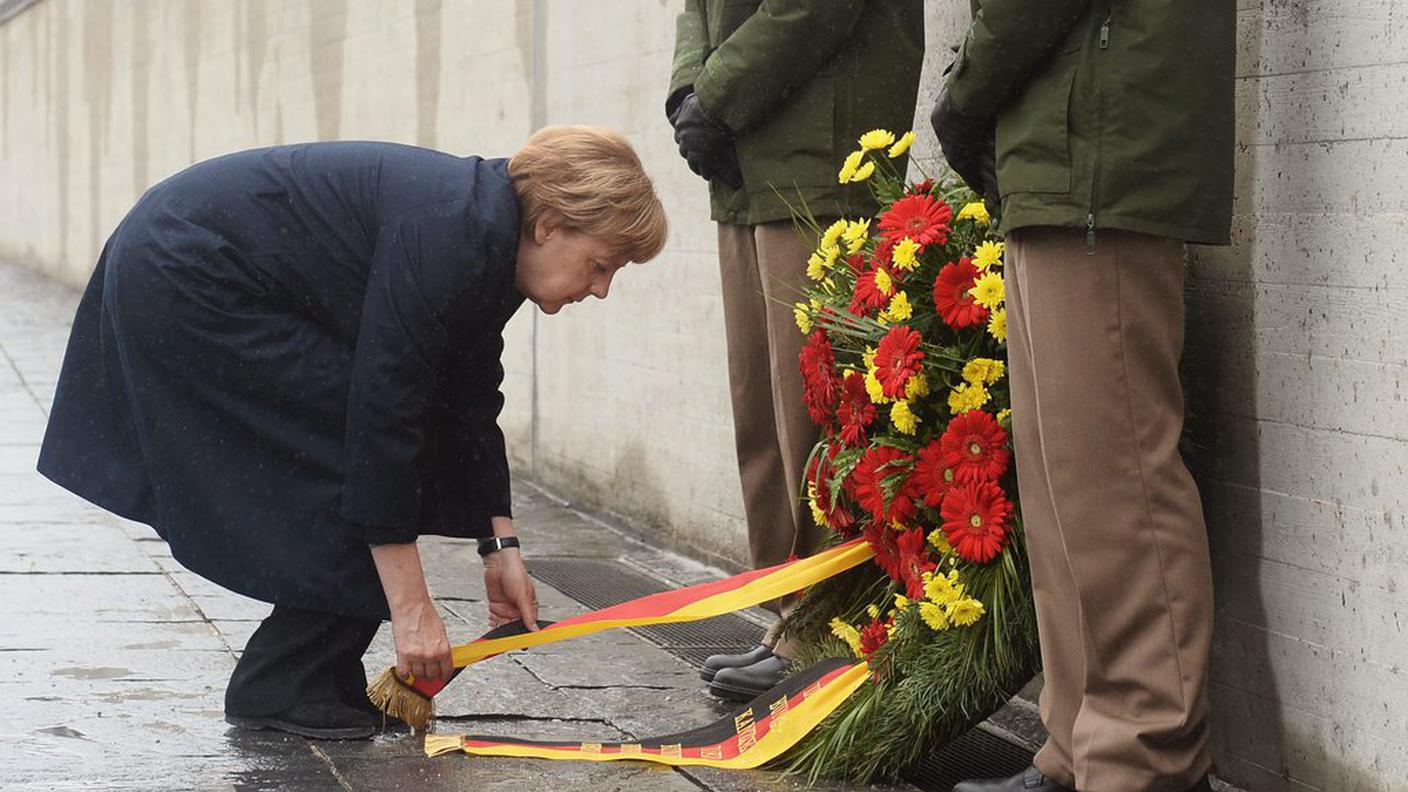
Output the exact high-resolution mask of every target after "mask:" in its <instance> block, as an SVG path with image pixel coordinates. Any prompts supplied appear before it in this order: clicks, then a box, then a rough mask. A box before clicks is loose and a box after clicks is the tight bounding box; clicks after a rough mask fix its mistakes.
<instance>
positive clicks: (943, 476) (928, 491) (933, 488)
mask: <svg viewBox="0 0 1408 792" xmlns="http://www.w3.org/2000/svg"><path fill="white" fill-rule="evenodd" d="M957 477H958V476H957V472H956V471H955V470H954V469H953V468H952V467H951V466H949V465H946V464H945V463H944V452H943V449H942V448H941V447H940V445H939V441H938V440H935V441H934V442H932V443H930V444H929V445H927V446H924V448H922V449H920V451H919V460H918V461H917V462H915V463H914V476H913V478H911V479H910V480H911V481H912V482H914V489H915V492H916V493H917V495H916V497H918V495H923V496H924V505H926V506H928V507H930V508H934V507H936V506H938V505H939V504H940V503H942V502H943V500H944V496H945V495H947V494H948V491H949V490H951V489H953V485H954V482H955V481H956V479H957Z"/></svg>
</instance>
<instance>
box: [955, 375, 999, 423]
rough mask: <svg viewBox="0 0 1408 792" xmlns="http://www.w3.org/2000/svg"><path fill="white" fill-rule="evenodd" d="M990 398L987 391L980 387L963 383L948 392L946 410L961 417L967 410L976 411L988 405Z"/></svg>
mask: <svg viewBox="0 0 1408 792" xmlns="http://www.w3.org/2000/svg"><path fill="white" fill-rule="evenodd" d="M990 398H992V396H991V394H989V393H988V389H987V388H984V387H983V386H982V385H974V384H973V383H971V382H964V383H961V384H959V386H958V387H956V388H954V389H953V390H951V391H949V394H948V409H949V411H950V412H952V413H953V414H954V415H962V414H963V413H966V412H968V411H969V410H976V409H978V408H979V407H982V406H983V405H984V404H987V403H988V399H990Z"/></svg>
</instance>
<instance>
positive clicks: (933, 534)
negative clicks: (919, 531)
mask: <svg viewBox="0 0 1408 792" xmlns="http://www.w3.org/2000/svg"><path fill="white" fill-rule="evenodd" d="M929 544H931V545H933V546H934V549H935V550H938V551H939V552H940V553H943V554H944V555H948V554H949V553H951V552H953V545H950V544H949V543H948V536H947V535H946V534H944V532H943V531H940V530H934V531H930V532H929Z"/></svg>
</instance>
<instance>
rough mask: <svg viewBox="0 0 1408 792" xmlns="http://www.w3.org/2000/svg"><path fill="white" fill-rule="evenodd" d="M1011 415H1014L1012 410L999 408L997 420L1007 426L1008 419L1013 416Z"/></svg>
mask: <svg viewBox="0 0 1408 792" xmlns="http://www.w3.org/2000/svg"><path fill="white" fill-rule="evenodd" d="M1011 417H1012V411H1011V410H998V411H997V422H998V423H1000V424H1002V425H1003V426H1006V425H1007V420H1008V419H1009V418H1011Z"/></svg>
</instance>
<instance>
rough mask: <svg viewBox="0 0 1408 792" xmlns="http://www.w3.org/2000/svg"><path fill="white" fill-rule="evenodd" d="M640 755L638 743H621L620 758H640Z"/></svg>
mask: <svg viewBox="0 0 1408 792" xmlns="http://www.w3.org/2000/svg"><path fill="white" fill-rule="evenodd" d="M640 753H641V751H640V743H622V744H621V755H622V756H640Z"/></svg>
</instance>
